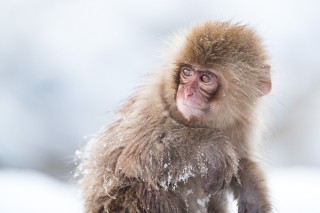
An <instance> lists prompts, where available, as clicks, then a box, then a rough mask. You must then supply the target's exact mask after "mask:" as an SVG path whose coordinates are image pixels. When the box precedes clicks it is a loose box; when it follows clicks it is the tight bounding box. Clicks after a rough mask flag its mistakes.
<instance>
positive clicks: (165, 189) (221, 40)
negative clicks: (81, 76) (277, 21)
mask: <svg viewBox="0 0 320 213" xmlns="http://www.w3.org/2000/svg"><path fill="white" fill-rule="evenodd" d="M267 59H268V57H267V54H266V52H265V48H264V47H263V45H262V43H261V40H260V38H259V37H258V36H257V35H256V33H255V32H254V31H253V30H252V29H251V28H249V27H247V26H242V25H240V24H232V23H230V22H207V23H204V24H201V25H196V26H195V27H193V28H192V30H191V31H190V32H189V33H188V34H187V35H186V36H184V37H183V41H182V46H181V47H179V48H178V50H177V52H176V53H175V55H174V56H173V58H172V59H171V61H170V62H168V66H166V67H165V68H163V69H161V70H159V71H158V72H155V73H154V74H153V75H152V76H151V78H150V79H148V81H147V82H146V84H145V85H143V86H142V87H140V88H139V89H138V91H136V92H135V93H133V95H132V96H131V98H129V99H128V100H127V101H126V102H125V103H124V104H123V105H122V106H121V107H120V108H119V110H118V111H117V112H118V115H119V116H118V119H117V120H116V121H114V122H112V123H110V124H109V125H108V126H107V127H106V128H105V129H104V130H103V131H102V132H101V133H100V135H99V136H98V137H97V138H95V139H93V140H92V141H91V142H90V143H89V144H88V146H87V148H86V150H85V152H86V153H85V156H87V157H86V158H85V159H83V162H82V164H81V166H82V167H83V168H84V171H85V172H84V174H83V177H82V178H81V180H80V183H81V186H82V189H83V195H84V200H85V209H86V212H89V213H98V212H99V213H100V212H124V213H132V212H152V213H171V212H174V213H175V212H181V213H182V212H191V213H193V212H213V213H224V212H227V199H226V194H227V193H228V192H229V191H232V192H233V193H234V195H235V198H237V199H238V208H239V210H238V212H239V213H267V212H270V211H271V205H270V202H269V198H268V192H267V187H266V183H265V179H264V175H263V174H262V171H261V169H260V168H259V165H257V163H256V162H255V160H254V158H253V156H254V155H255V153H253V149H252V145H253V143H255V141H252V140H253V139H252V137H251V134H252V131H253V130H254V129H255V128H257V127H256V126H257V125H256V116H255V115H256V103H257V102H258V101H259V98H260V97H262V96H264V95H266V94H268V93H269V92H270V90H271V78H270V66H269V65H268V64H267Z"/></svg>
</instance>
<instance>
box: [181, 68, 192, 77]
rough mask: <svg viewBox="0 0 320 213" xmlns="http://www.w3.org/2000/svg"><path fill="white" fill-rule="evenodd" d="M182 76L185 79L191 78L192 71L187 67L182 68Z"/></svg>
mask: <svg viewBox="0 0 320 213" xmlns="http://www.w3.org/2000/svg"><path fill="white" fill-rule="evenodd" d="M182 74H183V75H184V76H186V77H189V76H192V75H193V70H192V69H191V68H189V67H183V68H182Z"/></svg>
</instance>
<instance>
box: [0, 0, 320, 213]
mask: <svg viewBox="0 0 320 213" xmlns="http://www.w3.org/2000/svg"><path fill="white" fill-rule="evenodd" d="M319 11H320V1H318V0H308V1H302V0H301V1H296V0H283V1H277V0H268V1H254V0H244V1H236V0H234V1H231V0H225V1H205V0H200V1H191V0H175V1H169V0H162V1H160V0H152V1H148V0H137V1H124V0H118V1H107V0H92V1H84V0H77V1H76V0H56V1H49V0H47V1H45V0H28V1H27V0H10V1H4V0H3V1H0V212H1V213H15V212H25V213H29V212H30V213H38V212H39V213H40V212H59V213H64V212H65V213H70V212H71V213H72V212H82V205H81V201H80V199H79V195H78V193H77V191H76V189H75V187H74V186H73V185H72V184H71V183H70V181H68V180H69V179H70V177H71V171H72V169H74V166H75V165H74V162H73V159H74V153H75V150H77V149H79V148H80V147H81V146H83V145H84V144H85V143H86V142H87V141H88V140H89V139H90V137H91V136H92V135H93V134H95V133H96V132H97V131H98V130H99V128H101V126H102V125H103V124H104V123H105V122H107V121H108V120H110V118H112V113H111V111H112V110H113V109H114V108H115V107H116V106H118V105H119V104H120V103H121V101H122V100H124V99H125V98H126V97H127V96H128V95H129V94H130V93H131V92H132V90H133V89H134V88H135V87H137V86H138V85H139V84H140V83H141V82H142V79H143V78H142V76H143V75H144V74H145V73H146V72H149V71H151V70H153V69H155V68H157V67H159V66H161V65H162V64H163V63H165V58H163V57H161V54H160V52H161V51H160V50H162V49H164V47H165V42H164V41H165V38H166V37H168V36H170V35H171V34H172V33H174V32H176V31H178V30H179V29H182V28H184V27H188V26H191V25H192V24H193V23H199V22H203V21H206V20H232V21H233V22H242V23H244V24H249V25H251V26H253V27H255V28H256V29H257V31H258V32H259V33H260V35H262V36H263V39H264V40H265V44H266V45H267V47H268V50H269V53H270V55H271V56H272V63H271V64H272V68H273V73H274V87H273V91H272V93H271V95H270V97H268V98H267V99H266V102H267V104H268V106H267V109H268V110H267V112H266V113H267V114H265V117H266V118H267V124H268V127H269V129H268V132H269V133H268V134H266V136H265V137H264V139H265V140H264V146H263V153H264V155H263V157H262V159H263V160H262V161H263V163H264V165H265V167H266V168H267V171H268V177H269V178H268V180H269V183H270V187H271V195H272V198H273V201H274V211H275V212H280V213H301V212H308V213H319V212H320V206H319V203H318V200H319V198H320V59H319V58H320V13H319Z"/></svg>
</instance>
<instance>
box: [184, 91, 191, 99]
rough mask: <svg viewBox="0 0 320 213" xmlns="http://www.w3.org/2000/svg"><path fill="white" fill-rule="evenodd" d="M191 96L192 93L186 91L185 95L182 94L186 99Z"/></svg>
mask: <svg viewBox="0 0 320 213" xmlns="http://www.w3.org/2000/svg"><path fill="white" fill-rule="evenodd" d="M191 96H193V91H186V93H185V94H184V98H185V99H187V98H189V97H191Z"/></svg>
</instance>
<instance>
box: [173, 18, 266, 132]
mask: <svg viewBox="0 0 320 213" xmlns="http://www.w3.org/2000/svg"><path fill="white" fill-rule="evenodd" d="M266 60H267V55H266V53H265V50H264V47H263V45H262V43H261V40H260V38H259V37H258V36H257V35H256V34H255V33H254V31H253V30H251V29H250V28H248V27H246V26H241V25H238V24H235V25H234V24H231V23H229V22H207V23H205V24H203V25H197V26H196V27H194V28H193V29H192V30H191V32H190V33H189V34H188V35H187V36H186V37H185V40H184V45H183V47H182V48H181V49H180V50H179V53H178V54H177V56H176V58H175V61H174V63H173V64H174V65H173V66H172V68H171V69H170V74H169V75H170V76H171V79H170V81H171V82H172V85H173V87H171V88H170V89H171V92H170V93H169V94H171V95H167V98H171V99H174V100H172V101H167V102H168V103H174V104H173V105H171V106H170V112H171V114H172V116H173V117H174V118H176V119H178V120H179V121H181V122H183V123H185V124H187V125H192V126H211V127H219V128H220V127H222V128H225V127H228V126H230V125H232V124H233V123H235V122H240V123H242V124H247V123H250V121H251V120H252V119H251V117H252V111H253V110H254V108H255V104H256V102H257V99H258V98H259V97H261V96H263V95H266V94H267V93H269V92H270V90H271V79H270V66H269V65H267V64H266Z"/></svg>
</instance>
